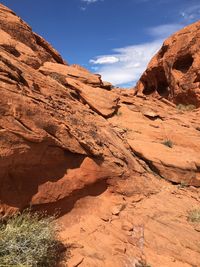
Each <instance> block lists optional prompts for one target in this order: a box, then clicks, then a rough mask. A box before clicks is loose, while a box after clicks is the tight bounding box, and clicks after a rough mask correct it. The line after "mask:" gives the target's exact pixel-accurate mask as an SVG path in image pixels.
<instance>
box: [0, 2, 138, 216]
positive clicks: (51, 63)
mask: <svg viewBox="0 0 200 267" xmlns="http://www.w3.org/2000/svg"><path fill="white" fill-rule="evenodd" d="M0 10H1V12H0V23H1V35H0V44H1V46H0V70H1V72H0V88H1V100H0V103H1V104H0V148H1V149H0V200H1V206H2V214H4V212H6V210H8V208H14V209H23V208H25V207H28V206H30V205H31V206H35V205H41V204H46V203H53V202H57V201H59V200H60V199H63V198H66V197H68V196H69V195H71V194H74V193H75V192H78V190H81V189H83V188H85V187H87V186H88V185H90V184H94V183H96V182H98V181H99V180H100V181H102V182H103V183H104V182H105V181H108V180H109V179H111V180H112V179H114V177H115V178H116V179H119V177H121V178H123V177H125V176H129V175H130V173H131V172H136V173H142V167H141V166H140V164H138V163H137V161H136V159H135V158H134V157H132V154H131V152H130V150H129V149H127V148H126V147H125V146H124V143H125V141H124V140H122V139H121V138H120V137H119V136H118V135H117V134H116V133H115V131H114V130H113V129H112V127H110V125H109V123H108V122H107V121H106V119H105V118H106V117H109V116H112V114H114V113H115V112H116V110H117V109H118V101H119V99H118V96H117V95H116V94H115V93H113V92H109V91H107V90H106V89H103V88H100V87H101V85H103V82H102V81H101V78H100V76H99V75H94V74H91V73H89V72H88V71H87V70H85V69H83V68H81V67H79V68H78V67H77V66H67V65H66V64H65V63H64V61H63V60H62V58H61V57H60V56H59V54H58V53H57V52H56V51H55V50H54V49H53V48H51V46H50V45H49V44H48V43H47V42H46V41H44V40H43V39H42V38H41V37H36V34H34V33H32V31H31V28H30V27H29V26H27V25H26V24H25V23H24V22H23V21H22V20H21V19H20V18H19V17H17V16H16V15H15V14H14V13H13V12H12V11H10V10H9V9H7V8H5V7H4V6H2V5H1V6H0ZM14 49H15V50H14ZM13 51H14V52H13ZM32 59H33V60H34V62H36V61H37V64H35V63H34V64H33V61H32ZM108 93H109V94H108ZM104 117H105V118H104ZM6 207H7V208H6ZM4 208H5V209H4Z"/></svg>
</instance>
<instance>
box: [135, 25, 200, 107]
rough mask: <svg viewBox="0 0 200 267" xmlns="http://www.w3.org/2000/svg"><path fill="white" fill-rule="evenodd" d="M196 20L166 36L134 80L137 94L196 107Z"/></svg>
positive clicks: (199, 36) (199, 33)
mask: <svg viewBox="0 0 200 267" xmlns="http://www.w3.org/2000/svg"><path fill="white" fill-rule="evenodd" d="M199 41H200V21H198V22H196V23H194V24H192V25H189V26H187V27H185V28H183V29H182V30H180V31H178V32H177V33H175V34H173V35H172V36H171V37H169V38H168V39H167V40H166V41H165V42H164V43H163V46H162V47H161V49H160V50H159V52H158V53H157V54H156V55H155V56H154V57H153V59H152V60H151V61H150V63H149V65H148V67H147V69H146V71H145V72H144V73H143V75H142V77H141V78H140V80H139V82H138V83H137V86H136V90H137V94H141V93H143V94H145V95H151V94H152V95H154V96H157V97H158V96H161V97H165V98H167V99H169V100H170V101H173V102H174V103H175V104H184V105H189V104H190V105H194V106H196V107H200V71H199V64H200V49H199Z"/></svg>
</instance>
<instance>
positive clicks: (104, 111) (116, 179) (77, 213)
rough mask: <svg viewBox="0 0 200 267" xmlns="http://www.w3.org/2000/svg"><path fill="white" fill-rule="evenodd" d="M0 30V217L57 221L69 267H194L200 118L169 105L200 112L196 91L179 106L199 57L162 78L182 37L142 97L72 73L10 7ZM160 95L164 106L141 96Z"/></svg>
mask: <svg viewBox="0 0 200 267" xmlns="http://www.w3.org/2000/svg"><path fill="white" fill-rule="evenodd" d="M0 25H1V28H0V33H1V34H0V90H1V98H0V217H2V216H5V215H7V214H8V213H9V212H13V211H15V210H18V209H24V208H25V207H29V206H32V207H33V208H35V209H43V210H48V211H49V212H55V211H59V215H60V218H59V219H58V222H59V223H61V225H62V226H63V227H62V229H63V230H62V232H61V237H60V238H61V239H62V241H63V242H66V243H70V244H72V243H73V245H72V246H71V259H70V260H69V261H68V262H67V266H69V267H71V266H81V267H94V266H99V267H113V266H115V267H124V266H127V267H132V266H134V267H136V266H137V267H138V266H140V267H141V266H148V265H151V264H152V266H162V267H169V266H170V267H191V266H199V265H200V251H199V244H198V240H200V231H199V227H198V225H193V224H192V223H190V222H188V221H187V216H188V210H189V209H190V208H193V207H196V206H197V207H198V206H199V204H200V188H198V187H200V157H199V151H200V135H199V131H200V128H199V117H200V109H195V110H193V111H187V110H178V109H177V108H176V105H174V104H173V103H171V102H170V101H168V100H167V99H169V100H172V101H174V102H175V103H179V102H180V103H185V104H188V103H193V104H195V105H197V106H198V103H199V102H198V101H199V100H198V93H197V91H195V90H193V91H192V92H193V96H194V97H192V98H190V97H188V96H190V94H189V89H186V91H184V92H185V96H184V98H183V100H184V101H183V100H181V101H179V100H180V99H182V98H180V95H181V92H182V91H180V90H182V89H180V88H183V81H185V80H184V79H186V78H187V79H188V80H186V81H188V83H186V82H185V84H188V86H189V85H190V84H192V81H193V78H194V75H193V74H194V72H192V70H195V68H196V70H197V67H196V66H197V65H195V64H196V63H195V62H198V57H197V56H196V54H195V48H194V47H193V46H191V50H190V49H189V48H188V51H193V52H192V57H193V58H194V62H193V64H192V67H191V68H190V69H189V70H187V72H186V71H185V69H186V68H187V69H188V66H187V64H186V66H185V65H184V64H183V62H182V63H181V64H180V62H179V61H178V63H176V64H175V65H174V66H175V67H174V68H176V70H175V69H174V68H172V69H173V70H172V69H169V71H168V72H167V67H166V66H167V64H168V63H167V62H171V61H170V60H171V59H170V58H174V61H176V59H180V58H179V53H178V55H177V56H176V54H175V52H176V51H182V49H181V47H180V46H181V45H183V42H180V41H178V40H179V39H181V38H182V37H181V34H179V36H178V37H177V44H179V45H177V46H176V48H175V47H174V48H173V49H174V50H173V51H174V52H170V50H169V51H165V50H166V49H165V48H162V49H164V52H165V53H166V55H164V52H163V53H162V56H163V59H160V60H158V57H159V54H158V55H157V56H156V57H155V58H154V59H153V61H152V62H151V63H150V66H151V64H152V66H154V65H153V64H154V61H155V62H156V63H155V66H154V67H150V68H149V72H148V71H147V72H145V74H144V75H143V77H142V78H141V80H140V82H139V83H138V91H137V94H138V96H139V95H140V93H142V92H143V96H142V97H138V96H134V94H135V92H134V90H120V89H115V88H112V85H110V84H109V83H105V82H103V81H102V80H101V77H100V75H94V74H91V73H90V72H89V71H87V70H85V69H84V68H82V67H80V66H77V65H72V66H68V65H67V64H66V63H65V62H64V60H63V59H62V58H61V56H60V55H59V54H58V52H57V51H55V50H54V49H53V48H52V47H51V46H50V45H49V44H48V43H47V42H46V41H45V40H43V39H42V38H41V37H39V36H38V35H36V34H35V33H33V32H32V31H31V28H30V27H29V26H28V25H27V24H26V23H25V22H23V21H22V20H21V19H20V18H19V17H17V16H16V15H15V14H14V13H13V12H12V11H11V10H9V9H7V8H6V7H4V6H3V5H0ZM189 29H190V31H192V29H196V30H198V23H197V24H194V25H193V26H190V28H189ZM183 32H185V29H184V30H183ZM195 34H196V32H194V33H193V35H194V36H195ZM187 35H188V36H189V37H188V39H187V38H186V41H185V43H184V44H187V42H189V41H188V40H189V39H191V40H193V39H192V32H190V33H185V34H183V36H187ZM175 36H176V35H175ZM175 36H172V40H175V39H176V38H175ZM184 38H185V37H184ZM195 38H197V36H196V37H195ZM167 42H168V41H167ZM191 44H194V46H195V45H196V48H197V43H196V41H195V39H194V40H193V41H191ZM186 48H187V46H186ZM186 48H185V49H186ZM162 51H163V50H162ZM184 51H185V52H187V50H184ZM160 53H161V52H160ZM168 53H169V55H171V57H170V56H168ZM170 53H171V54H170ZM186 54H187V53H186ZM165 57H166V61H165V60H164V59H165ZM187 59H188V58H187ZM188 61H190V60H186V62H188ZM173 64H174V62H173ZM180 66H181V69H180ZM178 69H179V70H178ZM183 72H185V73H184V74H183ZM166 73H168V74H169V77H171V78H173V79H171V81H172V82H171V83H169V84H170V86H171V87H170V94H169V95H166V90H165V87H166V86H165V85H166V80H165V78H164V77H166V76H165V75H166ZM189 73H190V74H189ZM196 73H198V71H196ZM170 75H171V76H170ZM183 75H186V76H185V78H184V77H183ZM167 77H168V76H167ZM177 77H178V78H177ZM195 77H196V76H195ZM179 78H180V83H179V87H180V88H179V87H178V82H177V83H176V82H175V81H178V80H176V79H179ZM145 79H147V80H145ZM145 81H147V84H148V85H152V87H147V88H144V84H145ZM168 81H169V80H167V84H168ZM194 83H197V82H194ZM161 85H163V87H162V86H161ZM173 85H174V87H173ZM180 85H181V86H180ZM140 86H141V91H140V90H139V87H140ZM111 88H112V90H111ZM148 88H151V90H150V91H149V90H148ZM188 88H189V87H188ZM144 89H145V90H144ZM162 89H163V90H162ZM158 92H159V93H160V94H161V95H163V96H165V97H166V98H167V99H164V98H162V99H160V100H158V99H156V98H152V97H148V96H144V94H150V95H151V94H152V93H153V94H158ZM172 92H173V96H172ZM162 93H164V94H162ZM182 96H183V95H182ZM186 96H187V97H188V98H186ZM195 101H196V102H195ZM177 184H178V185H177ZM194 186H196V188H195V187H194ZM145 264H146V265H145ZM65 265H66V263H64V265H63V266H65Z"/></svg>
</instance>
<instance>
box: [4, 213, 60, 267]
mask: <svg viewBox="0 0 200 267" xmlns="http://www.w3.org/2000/svg"><path fill="white" fill-rule="evenodd" d="M54 219H55V218H54V217H47V216H41V214H38V213H34V214H31V213H30V212H24V213H22V214H20V215H19V214H18V215H14V216H13V217H11V218H9V219H8V220H7V221H6V222H3V221H1V222H0V266H1V267H3V266H6V267H8V266H15V267H22V266H24V267H29V266H30V267H53V266H55V265H56V262H57V260H58V255H59V253H58V250H59V247H60V243H59V241H58V240H57V235H58V228H57V226H56V225H55V223H54Z"/></svg>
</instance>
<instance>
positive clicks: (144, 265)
mask: <svg viewBox="0 0 200 267" xmlns="http://www.w3.org/2000/svg"><path fill="white" fill-rule="evenodd" d="M135 266H136V267H151V265H149V264H147V263H143V262H138V263H136V265H135Z"/></svg>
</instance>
